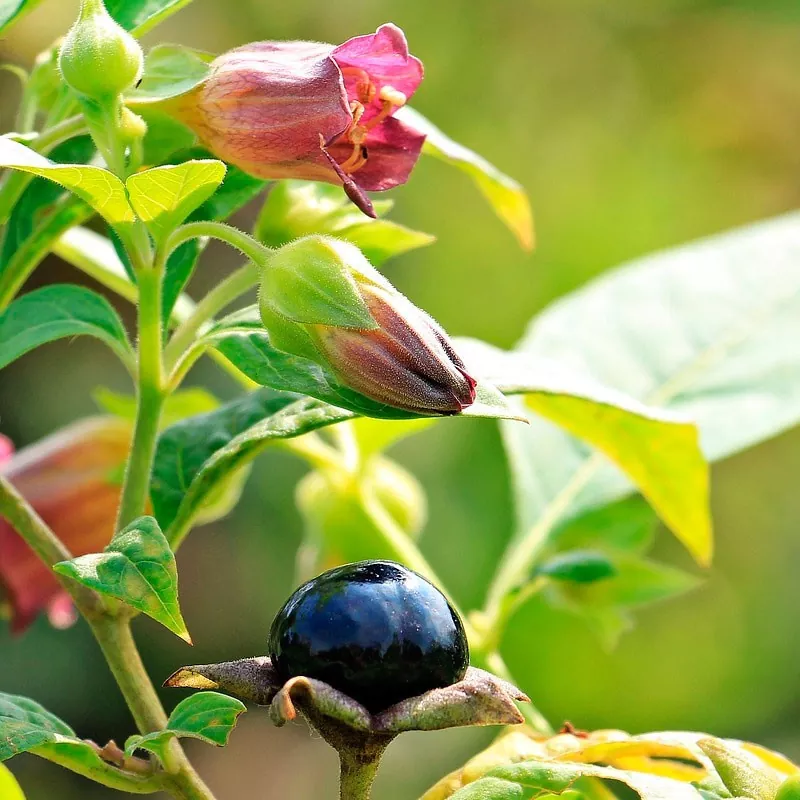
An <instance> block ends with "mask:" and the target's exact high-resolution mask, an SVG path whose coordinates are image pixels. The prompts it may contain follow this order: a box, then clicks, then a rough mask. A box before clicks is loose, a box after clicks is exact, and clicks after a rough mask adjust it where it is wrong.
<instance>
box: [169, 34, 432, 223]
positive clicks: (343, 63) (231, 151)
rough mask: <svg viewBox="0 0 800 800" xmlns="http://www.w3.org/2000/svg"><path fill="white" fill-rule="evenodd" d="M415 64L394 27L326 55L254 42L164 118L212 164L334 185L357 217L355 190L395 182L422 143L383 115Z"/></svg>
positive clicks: (324, 50) (400, 96) (413, 76)
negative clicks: (173, 120)
mask: <svg viewBox="0 0 800 800" xmlns="http://www.w3.org/2000/svg"><path fill="white" fill-rule="evenodd" d="M422 75H423V68H422V63H421V62H420V61H419V59H417V58H414V56H411V55H409V52H408V44H407V42H406V38H405V35H404V34H403V32H402V31H401V30H400V28H398V27H397V26H395V25H392V24H387V25H381V27H380V28H378V30H377V31H376V32H375V33H373V34H368V35H366V36H356V37H355V38H353V39H349V40H348V41H346V42H345V43H344V44H342V45H339V46H338V47H334V46H333V45H328V44H317V43H313V42H255V43H253V44H249V45H245V46H243V47H238V48H236V49H234V50H231V51H229V52H228V53H225V54H223V55H221V56H220V57H219V58H217V59H216V60H215V61H214V62H213V64H212V65H211V73H210V75H209V76H208V78H207V79H206V80H205V81H204V82H203V83H202V84H200V85H199V86H198V87H196V88H195V89H193V90H192V91H191V92H188V93H187V94H184V95H181V96H180V97H177V98H174V99H172V100H169V101H167V102H166V105H165V109H166V110H168V111H170V112H171V113H174V114H175V115H176V116H177V117H178V118H179V119H180V120H181V121H183V122H184V123H185V124H186V125H188V126H189V127H190V128H192V130H194V131H195V133H197V135H198V136H199V138H200V139H201V141H202V142H203V143H204V144H205V145H206V146H207V147H208V148H209V149H210V150H211V151H212V152H213V153H214V154H216V155H217V156H218V157H219V158H221V159H223V160H225V161H228V162H230V163H232V164H235V165H236V166H238V167H240V168H241V169H243V170H245V171H246V172H249V173H251V174H253V175H257V176H259V177H262V178H303V179H307V180H317V181H327V182H328V183H336V184H342V185H343V186H344V189H345V191H346V192H347V194H348V196H349V197H350V199H351V200H353V202H354V203H356V205H358V207H359V208H361V210H362V211H364V213H366V214H369V215H370V216H374V211H373V209H372V204H371V203H370V201H369V199H368V198H367V196H366V195H365V194H364V192H365V191H383V190H385V189H390V188H392V187H393V186H397V185H399V184H402V183H405V182H406V180H408V176H409V173H410V172H411V170H412V169H413V167H414V165H415V164H416V162H417V159H418V158H419V154H420V150H421V148H422V143H423V142H424V140H425V136H424V134H422V133H420V132H418V131H416V130H415V129H414V128H412V127H411V126H409V125H408V124H406V123H405V122H401V121H400V120H399V119H396V118H395V117H394V116H393V114H394V113H395V111H397V109H399V108H401V107H402V106H403V105H405V103H406V102H407V100H408V99H409V98H410V97H411V95H413V94H414V92H415V91H416V89H417V87H418V86H419V84H420V82H421V80H422Z"/></svg>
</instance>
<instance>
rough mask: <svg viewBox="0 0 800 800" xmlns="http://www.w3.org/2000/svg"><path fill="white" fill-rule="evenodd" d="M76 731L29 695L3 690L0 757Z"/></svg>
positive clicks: (71, 735)
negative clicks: (19, 695)
mask: <svg viewBox="0 0 800 800" xmlns="http://www.w3.org/2000/svg"><path fill="white" fill-rule="evenodd" d="M60 737H68V738H75V732H74V731H73V730H72V728H70V727H69V725H67V724H66V723H64V722H62V721H61V720H60V719H59V718H58V717H56V716H54V715H53V714H51V713H50V712H49V711H46V710H45V709H44V708H42V706H40V705H39V704H38V703H35V702H34V701H33V700H28V698H26V697H18V696H16V695H10V694H2V693H0V761H6V760H7V759H9V758H11V757H12V756H15V755H17V754H18V753H25V752H27V751H28V750H31V749H32V748H34V747H38V746H39V745H42V744H46V743H48V742H57V741H59V738H60Z"/></svg>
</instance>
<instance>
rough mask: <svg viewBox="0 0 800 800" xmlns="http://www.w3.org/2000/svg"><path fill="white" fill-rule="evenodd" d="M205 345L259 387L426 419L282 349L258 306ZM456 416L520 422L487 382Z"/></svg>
mask: <svg viewBox="0 0 800 800" xmlns="http://www.w3.org/2000/svg"><path fill="white" fill-rule="evenodd" d="M205 341H206V342H208V343H209V344H211V345H213V346H214V347H215V348H216V349H217V350H218V351H219V352H220V353H222V355H224V356H225V358H227V359H228V361H230V362H231V363H232V364H233V365H234V366H235V367H236V368H237V369H239V370H240V371H241V372H243V373H244V374H245V375H246V376H247V377H248V378H250V379H251V380H252V381H255V383H257V384H259V385H260V386H269V387H270V388H272V389H278V390H280V391H288V392H300V393H301V394H307V395H310V396H311V397H316V398H317V399H319V400H324V401H325V402H327V403H331V404H332V405H335V406H339V407H341V408H347V409H349V410H351V411H354V412H355V413H357V414H361V415H363V416H366V417H376V418H380V419H393V420H399V419H419V418H420V417H421V415H419V414H413V413H411V412H409V411H403V410H402V409H399V408H394V407H392V406H387V405H385V404H383V403H379V402H377V401H375V400H371V399H370V398H369V397H366V396H364V395H363V394H360V393H359V392H356V391H354V390H353V389H350V388H349V387H347V386H345V385H344V384H343V383H341V382H340V381H339V379H338V378H337V377H336V376H335V375H334V374H333V373H332V372H331V371H330V370H329V369H326V368H325V367H322V366H320V365H319V364H317V363H316V362H315V361H311V360H310V359H307V358H303V357H301V356H293V355H290V354H288V353H285V352H283V351H282V350H278V349H277V348H276V347H274V346H273V345H272V344H271V342H270V339H269V335H268V334H267V333H266V331H264V330H263V329H262V328H261V326H260V322H259V321H258V317H257V311H256V310H255V309H254V308H253V309H244V310H242V311H240V312H237V313H236V314H235V315H232V316H231V318H229V319H227V320H221V321H220V322H219V323H218V324H217V325H216V326H215V327H214V328H213V329H211V330H210V331H209V332H208V333H207V335H206V339H205ZM455 416H456V417H484V418H489V419H517V420H518V419H520V418H521V417H520V414H519V412H518V411H517V410H516V409H514V408H512V407H511V406H510V405H509V403H508V401H507V400H506V398H505V397H504V395H503V394H502V393H501V392H500V391H499V390H498V389H497V388H495V386H493V385H492V384H491V382H489V381H486V380H480V381H479V382H478V386H477V387H476V398H475V402H474V403H473V404H472V405H471V406H469V408H466V409H465V410H464V411H462V412H461V413H460V414H457V415H455ZM434 418H436V417H434ZM438 418H441V417H438Z"/></svg>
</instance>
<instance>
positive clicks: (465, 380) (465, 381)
mask: <svg viewBox="0 0 800 800" xmlns="http://www.w3.org/2000/svg"><path fill="white" fill-rule="evenodd" d="M260 308H261V318H262V320H263V322H264V326H265V327H266V328H267V330H268V331H269V333H270V337H271V338H272V341H273V344H274V345H275V346H276V347H278V348H280V349H282V350H285V351H287V352H289V353H292V354H294V355H299V356H303V357H306V358H310V359H312V360H314V361H316V362H317V363H319V364H320V365H321V366H323V367H327V368H328V369H330V370H331V371H332V372H333V373H334V375H335V376H336V377H337V378H338V379H339V380H340V381H341V382H342V383H344V384H345V385H346V386H348V387H349V388H351V389H354V390H355V391H357V392H360V393H361V394H363V395H365V396H366V397H369V398H370V399H372V400H375V401H377V402H379V403H383V404H385V405H387V406H391V407H393V408H399V409H403V410H405V411H410V412H412V413H415V414H425V415H445V414H458V413H460V412H461V411H463V410H464V409H465V408H467V407H468V406H470V405H471V404H472V403H473V402H474V401H475V387H476V381H475V380H474V379H473V378H472V377H471V376H470V375H469V374H468V373H467V371H466V366H465V365H464V362H463V361H462V360H461V358H460V357H459V356H458V354H457V353H456V352H455V350H454V349H453V346H452V344H451V342H450V340H449V338H448V337H447V334H446V333H445V332H444V331H443V330H442V329H441V328H440V327H439V325H438V324H437V323H436V322H435V321H434V320H433V319H431V318H430V317H429V316H428V315H427V314H426V313H425V312H424V311H422V310H421V309H419V308H417V307H416V306H415V305H414V304H413V303H411V302H410V301H409V300H408V299H407V298H406V297H404V296H403V295H402V294H400V292H398V291H397V290H396V289H395V288H394V287H393V286H392V285H391V284H390V283H389V281H387V280H386V279H385V278H384V277H383V276H382V275H381V274H380V273H379V272H378V271H377V270H375V269H374V268H373V267H372V266H371V265H370V264H369V262H368V261H367V260H366V259H365V258H364V256H363V254H362V253H361V251H360V250H359V249H358V248H357V247H355V246H353V245H351V244H349V243H347V242H342V241H339V240H337V239H333V238H331V237H326V236H309V237H307V238H305V239H299V240H297V241H295V242H292V243H291V244H288V245H286V246H285V247H282V248H281V249H280V250H278V251H277V252H276V253H275V255H273V256H272V258H271V259H270V260H269V261H268V262H267V265H266V268H265V270H264V276H263V279H262V284H261V297H260Z"/></svg>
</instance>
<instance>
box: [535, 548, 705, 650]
mask: <svg viewBox="0 0 800 800" xmlns="http://www.w3.org/2000/svg"><path fill="white" fill-rule="evenodd" d="M610 560H611V563H612V565H613V569H614V572H615V574H614V575H613V577H610V578H608V579H607V580H603V581H598V582H596V583H591V584H583V585H579V584H575V583H572V584H566V583H559V584H552V585H551V586H550V587H548V589H547V590H546V592H545V597H546V599H547V601H548V602H549V603H550V604H551V605H553V606H554V607H556V608H563V609H565V610H567V611H570V612H571V613H573V614H576V615H577V616H579V617H580V618H581V619H583V621H584V622H585V623H586V624H587V625H588V626H589V627H590V628H591V629H592V631H593V632H594V633H595V634H596V635H597V636H598V637H599V639H600V641H601V642H602V644H603V645H604V647H605V648H606V649H607V650H612V649H613V648H614V647H615V646H616V645H617V642H618V640H619V637H620V635H621V634H622V633H624V632H626V631H627V630H629V629H630V627H631V626H632V621H631V615H630V612H631V610H632V609H636V608H641V607H643V606H647V605H650V604H652V603H657V602H660V601H662V600H668V599H671V598H673V597H677V596H678V595H681V594H685V593H686V592H689V591H691V590H692V589H695V588H697V587H698V586H699V584H700V580H699V579H698V578H697V577H695V576H694V575H690V574H689V573H687V572H684V571H683V570H679V569H675V568H674V567H669V566H667V565H665V564H659V563H657V562H655V561H651V560H649V559H644V558H639V557H636V556H627V555H617V556H614V557H612V558H611V559H610Z"/></svg>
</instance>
